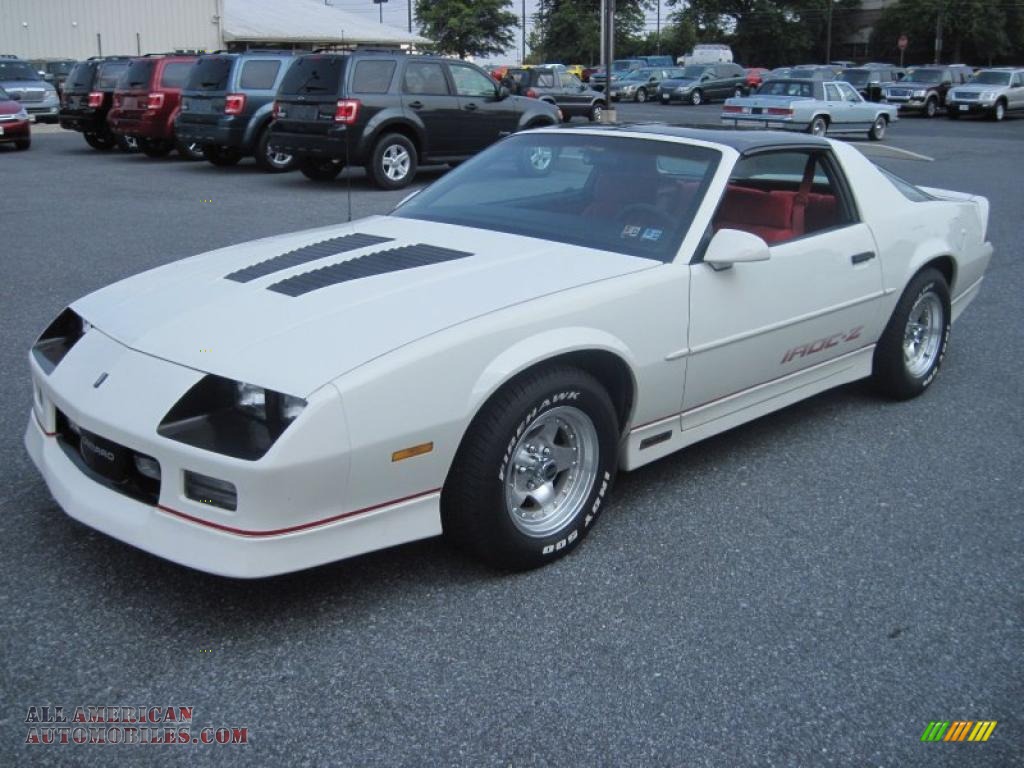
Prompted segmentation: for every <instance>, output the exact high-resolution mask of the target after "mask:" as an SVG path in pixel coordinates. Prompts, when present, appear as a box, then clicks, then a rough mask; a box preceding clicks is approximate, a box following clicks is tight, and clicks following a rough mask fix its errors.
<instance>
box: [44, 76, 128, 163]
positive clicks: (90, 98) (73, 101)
mask: <svg viewBox="0 0 1024 768" xmlns="http://www.w3.org/2000/svg"><path fill="white" fill-rule="evenodd" d="M130 63H131V59H130V58H128V57H127V56H109V57H106V58H100V57H95V58H91V59H86V60H85V61H80V62H78V64H76V65H75V66H74V68H73V69H72V70H71V72H70V73H69V74H68V79H67V81H66V82H65V83H64V92H63V93H62V94H61V106H60V126H61V128H64V129H66V130H69V131H78V132H79V133H81V134H82V136H83V137H84V138H85V142H86V143H87V144H88V145H89V146H90V147H92V148H93V149H99V150H104V151H105V150H109V149H113V148H114V147H115V146H117V145H118V137H117V135H116V134H115V133H114V132H113V131H112V130H111V129H110V125H109V124H108V123H107V116H108V115H109V113H110V109H111V107H112V106H113V104H114V90H115V88H116V87H117V81H118V79H119V78H120V77H121V75H123V74H124V72H125V70H127V69H128V65H129V64H130ZM122 149H127V146H125V145H122Z"/></svg>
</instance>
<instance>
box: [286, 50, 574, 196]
mask: <svg viewBox="0 0 1024 768" xmlns="http://www.w3.org/2000/svg"><path fill="white" fill-rule="evenodd" d="M274 114H275V119H274V123H273V127H272V129H271V134H270V146H271V148H272V149H273V150H274V151H276V152H284V153H287V154H292V155H296V156H297V157H299V163H300V164H299V169H300V170H301V171H302V172H303V174H305V175H306V176H307V177H308V178H310V179H313V180H317V181H322V180H329V179H333V178H335V177H336V176H337V175H338V174H339V173H340V172H341V170H342V168H343V167H344V166H345V165H360V166H364V167H365V168H366V172H367V175H368V176H369V177H370V180H371V181H372V182H373V183H374V184H376V185H377V186H379V187H382V188H384V189H399V188H401V187H404V186H406V185H407V184H409V182H411V181H412V180H413V178H414V177H415V175H416V169H417V167H418V166H419V165H420V164H422V163H424V162H428V161H429V162H439V163H445V162H461V161H462V160H465V159H466V158H468V157H471V156H472V155H475V154H476V153H477V152H479V151H480V150H482V149H484V148H486V147H488V146H490V145H491V144H493V143H494V142H496V141H497V140H498V139H500V138H502V137H503V136H507V135H509V134H510V133H513V132H515V131H519V130H523V129H526V128H533V127H535V126H539V125H553V124H555V123H557V122H559V121H560V120H561V119H562V116H561V113H560V112H559V111H558V108H557V107H555V106H554V105H552V104H548V103H547V102H544V101H540V100H539V99H530V98H526V97H523V96H513V95H511V94H510V93H509V91H508V89H507V88H504V87H502V86H500V85H498V84H497V83H495V82H494V80H493V79H491V78H490V77H489V76H488V75H487V73H486V72H484V71H483V70H482V69H480V68H479V67H477V66H476V65H475V64H470V63H469V62H465V61H457V60H454V59H445V58H441V57H436V56H419V55H410V54H405V53H401V52H388V51H363V52H360V51H356V52H353V53H331V54H309V55H306V56H302V57H300V58H299V59H298V60H297V61H296V62H295V64H293V65H292V67H291V69H290V70H289V71H288V74H287V75H286V76H285V78H284V81H283V82H282V83H281V87H280V89H279V90H278V94H277V102H276V104H275V113H274Z"/></svg>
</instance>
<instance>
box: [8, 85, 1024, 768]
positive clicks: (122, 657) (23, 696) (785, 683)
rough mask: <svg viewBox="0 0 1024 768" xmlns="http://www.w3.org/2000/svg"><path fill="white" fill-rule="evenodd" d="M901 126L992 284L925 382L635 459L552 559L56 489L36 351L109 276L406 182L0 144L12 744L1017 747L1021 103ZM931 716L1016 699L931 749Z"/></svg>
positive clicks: (410, 758)
mask: <svg viewBox="0 0 1024 768" xmlns="http://www.w3.org/2000/svg"><path fill="white" fill-rule="evenodd" d="M718 109H719V108H718V106H717V105H715V106H707V107H701V108H691V107H661V106H659V105H642V106H641V105H623V106H620V114H619V116H620V119H634V118H635V119H643V120H647V119H656V120H665V121H671V122H704V123H716V122H717V120H716V116H717V113H718ZM577 122H578V121H577ZM863 143H864V144H867V143H868V142H867V141H864V142H863ZM885 144H886V145H888V146H892V147H897V148H902V149H905V150H909V151H912V152H915V153H920V154H923V155H927V156H930V157H933V158H935V160H934V162H921V161H914V160H910V159H905V158H904V157H903V156H899V155H893V156H892V157H890V158H887V159H885V160H882V161H880V162H881V163H882V164H883V165H886V166H887V167H889V168H891V169H892V170H894V171H895V172H897V173H899V174H901V175H903V176H905V177H906V178H908V179H910V180H912V181H914V182H918V183H922V184H927V185H932V186H942V187H947V188H951V189H956V190H961V191H968V192H973V193H979V194H983V195H986V196H987V197H988V198H989V199H990V201H991V205H992V208H991V219H990V226H989V238H990V239H991V240H992V242H993V243H994V245H995V248H996V253H995V257H994V260H993V263H992V265H991V267H990V269H989V273H988V279H987V280H986V283H985V285H984V287H983V290H982V293H981V296H980V297H979V298H978V299H977V300H976V301H975V303H974V304H973V305H972V306H971V307H970V308H969V309H968V310H967V312H966V313H965V314H964V316H963V317H962V319H961V321H960V322H959V323H958V324H957V325H956V326H955V327H954V329H953V334H952V340H951V346H950V350H949V353H948V355H947V357H946V361H945V364H944V368H943V371H942V373H941V375H940V376H939V378H938V380H937V381H936V383H935V385H934V386H933V387H932V388H931V389H930V390H929V391H928V393H927V394H926V395H925V396H923V397H921V398H919V399H917V400H914V401H911V402H905V403H891V402H886V401H881V400H879V399H877V398H875V397H874V396H872V395H871V394H869V393H868V392H867V391H866V390H865V388H864V387H863V386H861V385H851V386H847V387H843V388H841V389H838V390H835V391H832V392H829V393H826V394H823V395H820V396H818V397H815V398H813V399H811V400H809V401H806V402H804V403H802V404H799V405H796V406H793V407H790V408H788V409H786V410H784V411H782V412H780V413H777V414H774V415H772V416H769V417H766V418H763V419H760V420H758V421H756V422H754V423H752V424H749V425H747V426H744V427H741V428H739V429H737V430H734V431H732V432H730V433H727V434H725V435H721V436H719V437H716V438H714V439H712V440H709V441H707V442H705V443H702V444H698V445H696V446H693V447H691V448H689V449H687V450H686V451H683V452H682V453H680V454H676V455H674V456H671V457H669V458H667V459H664V460H662V461H660V462H657V463H656V464H654V465H652V466H649V467H646V468H644V469H642V470H640V471H637V472H635V473H631V474H627V475H620V478H619V482H618V485H617V487H616V490H615V493H614V495H613V497H612V500H611V503H610V504H609V506H608V508H607V512H606V513H605V516H604V517H603V519H602V521H601V525H600V526H598V528H597V529H596V530H595V531H594V533H593V534H592V535H591V536H590V537H589V538H588V539H587V541H586V542H584V543H583V545H582V546H581V547H580V549H579V550H578V551H577V552H576V553H575V554H574V555H573V556H571V557H569V558H567V559H564V560H560V561H557V562H555V563H554V564H553V565H551V566H549V567H547V568H545V569H542V570H538V571H535V572H531V573H526V574H517V575H504V574H498V573H494V572H491V571H488V570H486V569H484V568H482V567H480V566H478V565H476V564H475V563H473V562H470V561H467V560H466V559H464V558H463V557H461V556H460V555H458V554H454V553H453V552H452V551H450V550H449V549H448V548H447V547H446V546H445V545H444V544H443V543H442V542H441V541H439V540H430V541H425V542H420V543H416V544H412V545H407V546H403V547H400V548H397V549H393V550H389V551H385V552H380V553H376V554H373V555H369V556H365V557H361V558H358V559H355V560H351V561H347V562H343V563H338V564H334V565H330V566H326V567H322V568H318V569H315V570H312V571H307V572H303V573H300V574H295V575H292V576H287V577H282V578H277V579H273V580H267V581H261V582H235V581H228V580H224V579H220V578H216V577H212V576H206V575H203V574H199V573H195V572H192V571H188V570H185V569H183V568H180V567H177V566H174V565H171V564H168V563H165V562H163V561H161V560H158V559H156V558H154V557H151V556H149V555H147V554H144V553H142V552H139V551H136V550H133V549H131V548H130V547H128V546H126V545H123V544H121V543H119V542H117V541H114V540H112V539H109V538H107V537H105V536H103V535H101V534H98V533H95V532H93V531H91V530H90V529H87V528H85V527H83V526H81V525H79V524H77V523H75V522H74V521H72V520H71V519H70V518H68V517H67V516H65V515H64V513H63V512H61V510H60V509H59V508H58V507H57V505H56V504H55V503H54V502H53V501H52V499H51V498H50V496H49V494H48V492H47V490H46V488H45V486H44V484H43V482H42V481H41V479H40V478H39V477H38V475H37V474H36V472H35V470H34V468H33V467H32V465H31V462H30V461H29V459H28V457H27V455H26V454H25V451H24V449H23V447H22V434H23V432H24V428H25V424H26V421H27V419H28V416H29V408H30V397H31V392H30V383H29V378H28V373H27V366H26V354H27V349H28V347H29V345H30V344H31V343H32V341H33V339H34V338H35V336H36V335H37V334H38V333H39V331H40V330H41V329H42V328H43V327H44V326H45V325H46V324H47V323H48V322H49V321H50V320H51V319H52V318H53V316H54V315H55V314H56V313H57V312H58V311H59V310H60V309H61V308H62V307H63V306H65V305H66V304H67V303H69V302H70V301H71V300H73V299H75V298H76V297H78V296H80V295H82V294H84V293H87V292H89V291H91V290H93V289H96V288H99V287H101V286H103V285H105V284H107V283H109V282H111V281H114V280H117V279H119V278H121V277H124V276H127V275H129V274H132V273H135V272H138V271H141V270H144V269H148V268H150V267H154V266H157V265H160V264H164V263H167V262H170V261H173V260H175V259H179V258H182V257H185V256H191V255H193V254H196V253H200V252H202V251H206V250H211V249H214V248H217V247H220V246H224V245H228V244H230V243H236V242H241V241H245V240H249V239H254V238H257V237H262V236H265V235H271V234H276V233H282V232H287V231H292V230H297V229H303V228H309V227H316V226H321V225H325V224H328V223H333V222H337V221H339V220H344V218H345V217H346V216H347V215H348V205H349V199H351V208H352V215H353V217H360V216H364V215H368V214H374V213H384V212H387V211H388V210H389V208H390V207H391V206H392V205H394V204H395V203H396V202H397V201H398V200H400V199H401V198H402V197H403V196H404V195H405V194H406V193H405V192H397V193H388V192H380V191H376V190H373V189H372V188H370V187H369V185H368V184H367V182H366V180H365V178H364V177H363V175H362V173H361V172H353V173H351V174H348V173H346V175H344V176H343V177H342V178H340V179H339V180H337V181H335V182H333V183H330V184H327V185H320V184H314V183H311V182H309V181H307V180H306V179H305V178H303V177H302V176H301V175H299V174H297V173H296V174H288V175H284V176H267V175H264V174H263V173H262V172H260V171H258V170H257V169H256V168H255V166H254V165H252V162H251V161H245V162H243V163H242V164H241V165H239V166H237V167H235V168H230V169H222V168H214V167H213V166H211V165H209V164H206V163H186V162H182V161H179V160H176V159H170V160H165V161H155V160H150V159H147V158H145V157H142V156H137V155H136V156H129V155H124V154H119V153H111V154H101V153H99V152H96V151H94V150H91V149H89V148H88V147H87V146H86V145H85V143H84V141H82V139H81V137H80V136H78V135H77V134H71V133H68V132H61V131H59V130H56V129H50V128H44V129H42V130H39V131H37V132H36V136H35V143H34V146H33V148H32V149H31V150H30V151H29V152H17V153H16V152H14V151H13V150H8V149H3V148H0V181H2V182H3V183H2V189H3V202H2V203H0V212H2V213H0V216H2V218H0V264H2V268H3V269H2V277H3V281H2V282H3V288H2V291H3V311H2V313H0V368H2V371H3V375H2V377H0V387H2V389H0V395H2V397H0V514H2V516H3V520H4V528H3V542H4V547H3V552H4V558H3V561H4V563H3V568H2V570H0V637H2V640H0V642H2V646H0V647H2V649H3V658H2V664H0V691H3V709H2V711H0V765H5V766H8V765H10V766H15V765H18V766H21V765H69V764H74V765H81V766H91V765H109V764H111V763H112V762H114V761H115V760H127V761H129V764H131V765H158V764H160V765H163V764H177V763H182V764H186V763H187V764H189V765H217V766H223V765H246V766H248V765H256V764H267V763H277V764H280V765H287V766H323V765H345V766H349V765H351V766H368V765H387V766H426V765H431V766H432V765H439V766H440V765H459V766H462V765H465V766H474V767H477V766H480V767H482V766H495V767H499V766H500V767H501V768H506V767H507V766H517V767H518V766H535V765H536V766H541V765H558V766H569V765H573V766H575V765H580V766H603V765H608V766H618V765H643V766H704V765H706V766H730V767H731V766H748V765H750V766H753V765H757V766H854V765H856V766H867V765H871V766H925V765H927V766H935V765H971V766H1009V765H1021V764H1024V748H1022V744H1024V718H1022V712H1021V702H1022V701H1024V672H1022V671H1021V651H1022V648H1024V625H1022V619H1024V599H1022V588H1021V585H1022V584H1024V567H1022V558H1021V553H1022V552H1024V525H1022V519H1024V515H1022V512H1024V501H1022V499H1024V481H1022V473H1021V466H1022V462H1024V439H1022V438H1024V398H1022V396H1021V376H1022V372H1024V362H1022V361H1024V324H1022V321H1021V310H1022V301H1021V296H1022V295H1024V267H1022V259H1021V256H1022V252H1021V243H1022V242H1024V217H1022V216H1021V210H1022V208H1024V185H1022V184H1021V170H1022V169H1024V119H1022V118H1018V119H1015V120H1007V121H1005V122H1003V123H1000V124H995V123H990V122H985V121H978V120H961V121H959V122H955V123H954V122H953V121H949V120H946V119H944V118H943V119H938V120H925V119H920V118H908V119H906V120H901V121H899V123H898V124H896V125H894V126H893V127H892V129H891V130H890V133H889V136H888V139H887V141H886V142H885ZM440 172H442V171H440V170H434V171H428V172H426V173H424V174H421V176H420V180H419V182H418V183H426V182H429V181H430V179H431V178H436V176H437V174H439V173H440ZM349 188H350V189H351V198H349V195H348V194H347V190H348V189H349ZM43 705H62V706H64V707H66V708H68V709H71V708H73V707H75V706H79V705H82V706H85V705H132V706H167V705H175V706H177V705H191V706H194V708H195V722H196V724H197V725H208V724H209V725H214V726H220V725H227V726H239V727H247V728H248V729H249V734H250V741H251V743H250V744H249V745H247V746H216V745H205V746H204V745H199V746H191V745H183V746H178V745H174V746H145V747H142V746H136V747H113V746H84V745H82V746H79V745H73V744H72V745H26V744H25V743H24V742H25V739H26V731H27V728H28V726H27V725H26V724H25V722H24V721H25V718H26V711H27V708H28V707H30V706H43ZM931 720H996V721H998V723H999V724H998V726H997V728H996V729H995V731H994V733H993V735H992V737H991V738H990V740H989V741H988V742H986V743H984V744H969V743H963V744H948V743H935V744H926V743H921V742H920V740H919V739H920V737H921V734H922V731H923V730H924V728H925V726H926V725H927V724H928V722H929V721H931Z"/></svg>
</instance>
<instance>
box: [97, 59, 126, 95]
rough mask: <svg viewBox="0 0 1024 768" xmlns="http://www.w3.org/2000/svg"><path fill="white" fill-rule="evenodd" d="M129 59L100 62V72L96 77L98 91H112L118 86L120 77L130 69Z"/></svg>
mask: <svg viewBox="0 0 1024 768" xmlns="http://www.w3.org/2000/svg"><path fill="white" fill-rule="evenodd" d="M128 63H129V62H127V61H124V60H123V59H122V60H120V61H105V62H103V63H102V64H100V74H99V76H98V77H97V78H96V90H97V91H112V90H114V88H116V87H117V81H118V78H120V77H121V75H123V74H124V71H125V70H126V69H128Z"/></svg>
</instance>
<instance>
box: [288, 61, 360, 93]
mask: <svg viewBox="0 0 1024 768" xmlns="http://www.w3.org/2000/svg"><path fill="white" fill-rule="evenodd" d="M346 60H347V57H346V56H302V57H300V58H299V60H298V61H296V62H295V63H294V64H293V65H292V66H291V68H290V69H289V70H288V74H287V75H285V76H284V80H283V81H282V82H281V89H280V92H281V93H287V94H304V93H309V94H324V95H335V94H337V93H338V92H339V86H340V85H341V77H342V73H343V72H344V71H345V61H346Z"/></svg>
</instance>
